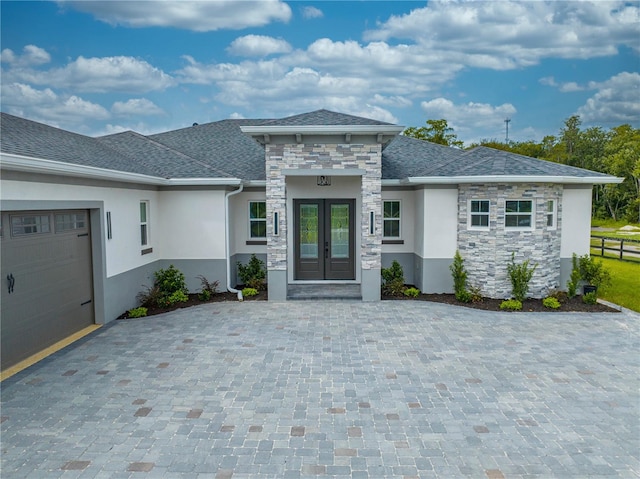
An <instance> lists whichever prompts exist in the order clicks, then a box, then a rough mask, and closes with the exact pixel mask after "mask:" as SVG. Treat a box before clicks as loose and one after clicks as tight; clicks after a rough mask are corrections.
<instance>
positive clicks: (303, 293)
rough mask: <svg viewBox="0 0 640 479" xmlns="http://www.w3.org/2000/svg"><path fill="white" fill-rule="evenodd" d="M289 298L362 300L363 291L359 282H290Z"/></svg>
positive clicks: (300, 299) (288, 288)
mask: <svg viewBox="0 0 640 479" xmlns="http://www.w3.org/2000/svg"><path fill="white" fill-rule="evenodd" d="M287 299H288V300H298V301H302V300H314V301H315V300H323V299H324V300H327V299H334V300H335V299H339V300H345V299H350V300H356V301H362V293H361V290H360V285H359V284H290V285H288V286H287Z"/></svg>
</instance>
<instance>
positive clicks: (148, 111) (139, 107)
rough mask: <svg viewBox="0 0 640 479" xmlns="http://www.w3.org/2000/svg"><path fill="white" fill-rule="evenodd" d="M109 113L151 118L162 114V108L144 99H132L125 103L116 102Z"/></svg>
mask: <svg viewBox="0 0 640 479" xmlns="http://www.w3.org/2000/svg"><path fill="white" fill-rule="evenodd" d="M111 112H112V113H113V114H114V115H119V116H153V115H162V114H164V111H162V108H160V107H158V106H157V105H156V104H155V103H153V102H152V101H150V100H147V99H146V98H132V99H130V100H127V101H126V102H122V101H117V102H115V103H114V104H113V106H112V107H111Z"/></svg>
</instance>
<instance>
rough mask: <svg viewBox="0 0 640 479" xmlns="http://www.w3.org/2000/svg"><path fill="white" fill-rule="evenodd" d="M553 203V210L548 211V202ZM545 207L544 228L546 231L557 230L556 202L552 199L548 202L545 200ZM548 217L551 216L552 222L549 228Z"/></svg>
mask: <svg viewBox="0 0 640 479" xmlns="http://www.w3.org/2000/svg"><path fill="white" fill-rule="evenodd" d="M550 201H551V202H553V210H552V211H549V210H548V208H549V202H550ZM545 206H546V207H547V211H546V213H545V226H546V228H547V229H548V230H556V229H558V200H556V199H555V198H554V199H550V200H545ZM549 215H553V222H552V224H551V226H549V224H548V221H549Z"/></svg>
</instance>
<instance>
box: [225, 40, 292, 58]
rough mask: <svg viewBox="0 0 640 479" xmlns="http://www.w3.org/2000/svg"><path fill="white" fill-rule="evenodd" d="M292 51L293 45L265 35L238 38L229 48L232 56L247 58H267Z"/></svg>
mask: <svg viewBox="0 0 640 479" xmlns="http://www.w3.org/2000/svg"><path fill="white" fill-rule="evenodd" d="M291 50H292V48H291V45H289V43H287V42H286V41H285V40H282V39H280V38H273V37H267V36H264V35H246V36H244V37H240V38H236V39H235V40H234V41H233V42H232V43H231V45H229V48H227V51H228V52H229V53H231V54H232V55H239V56H245V57H265V56H267V55H271V54H274V53H289V52H290V51H291Z"/></svg>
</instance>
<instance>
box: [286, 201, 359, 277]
mask: <svg viewBox="0 0 640 479" xmlns="http://www.w3.org/2000/svg"><path fill="white" fill-rule="evenodd" d="M294 208H295V225H296V227H295V258H296V259H295V268H296V269H295V274H294V278H295V279H302V280H305V279H307V280H313V279H316V280H325V279H355V277H356V276H355V261H354V252H355V244H354V243H355V241H354V240H355V221H354V210H355V200H334V199H331V200H318V199H313V200H294Z"/></svg>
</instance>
